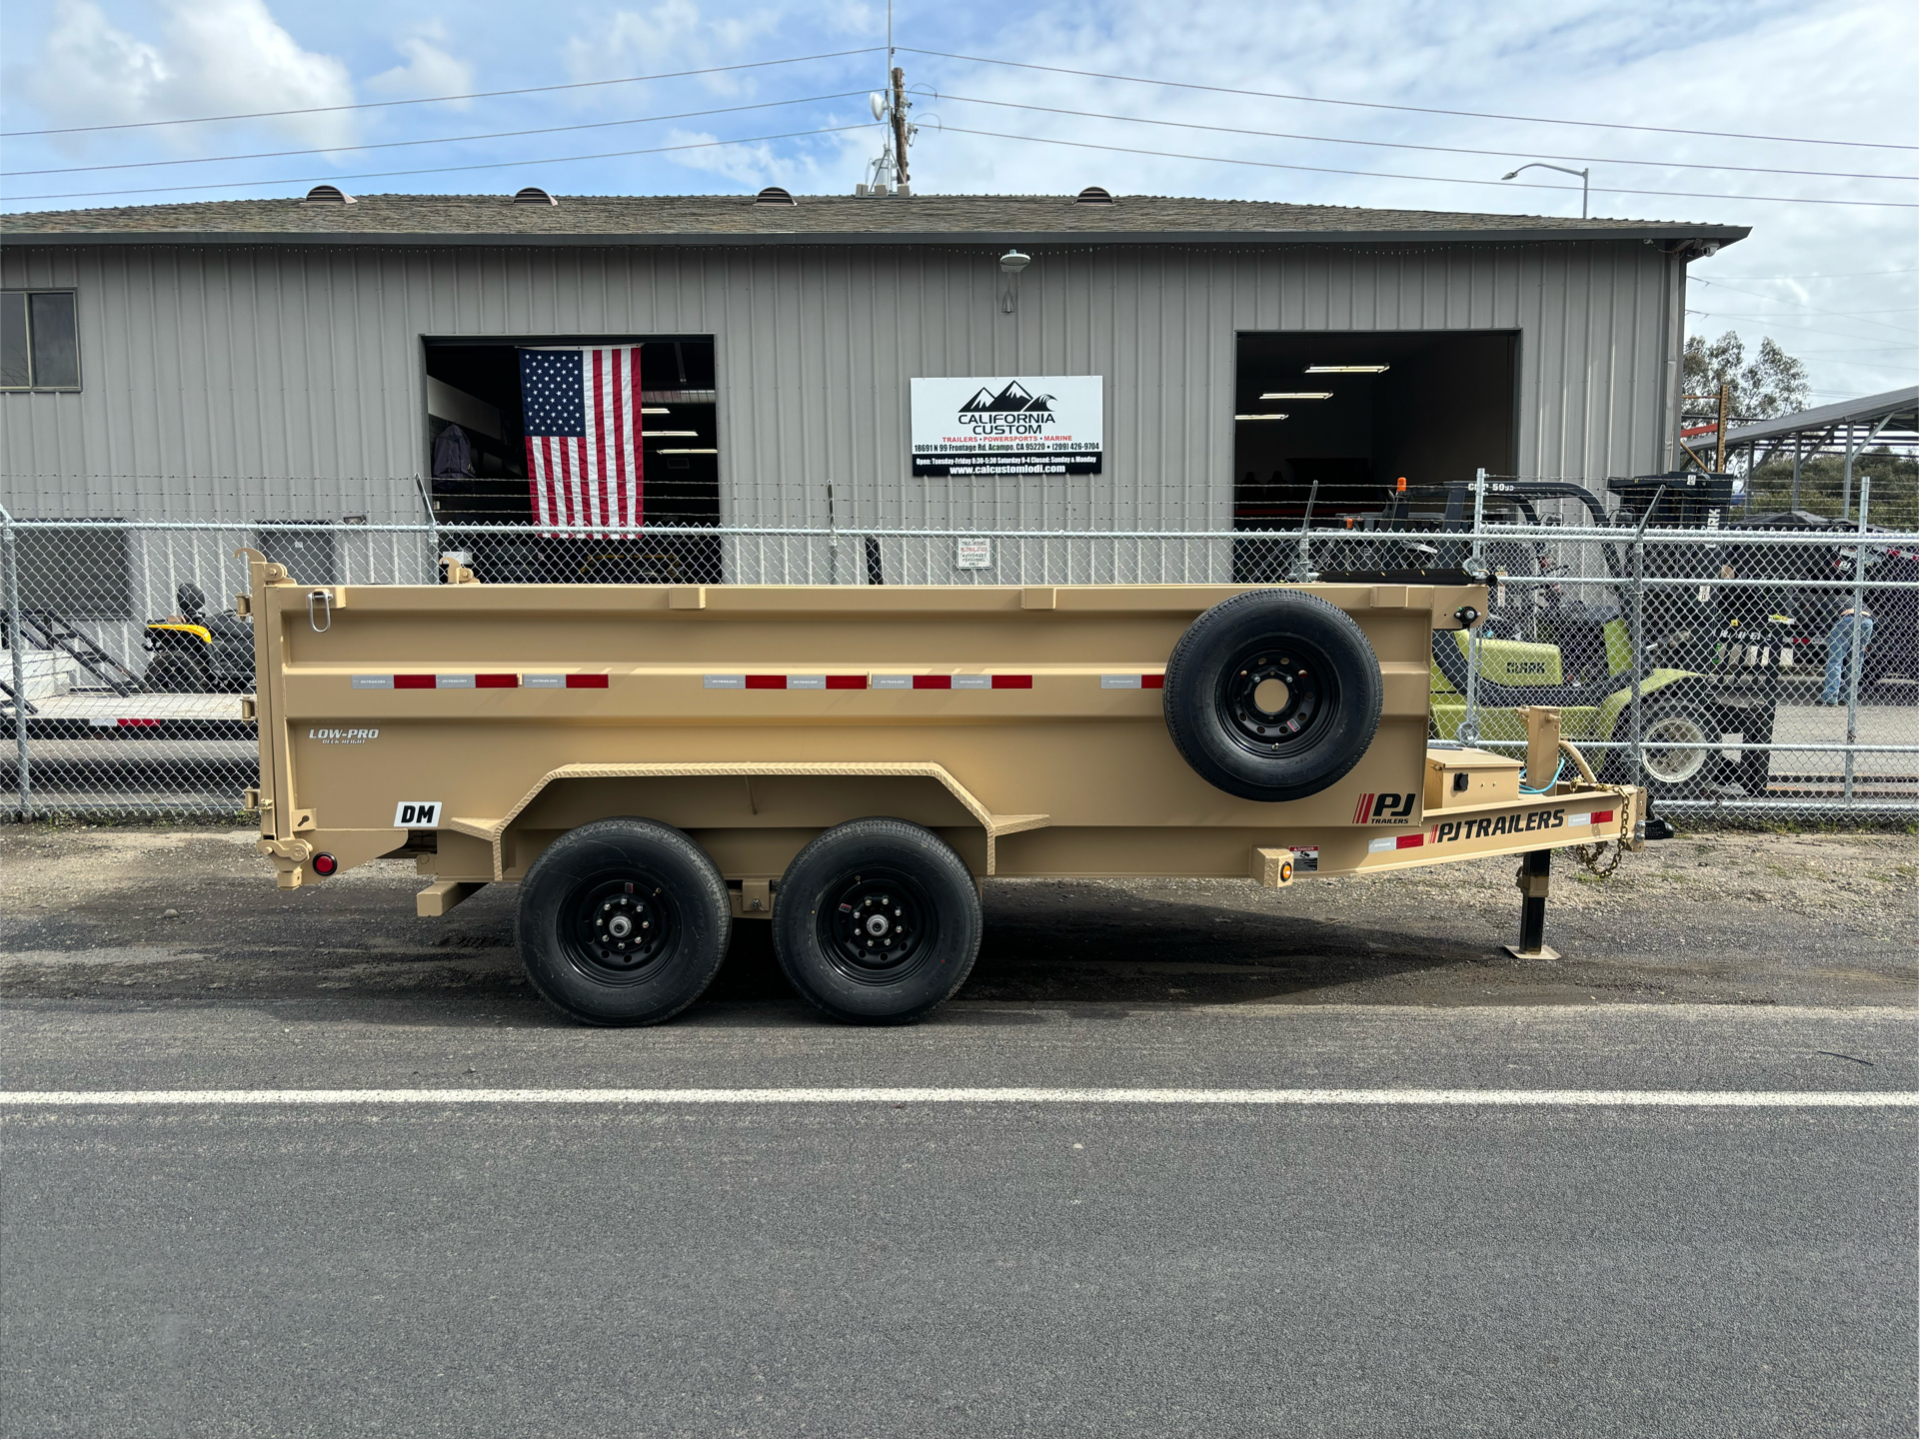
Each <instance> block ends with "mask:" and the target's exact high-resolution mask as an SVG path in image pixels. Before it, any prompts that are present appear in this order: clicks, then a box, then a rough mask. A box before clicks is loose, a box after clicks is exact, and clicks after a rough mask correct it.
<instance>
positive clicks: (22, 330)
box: [0, 290, 80, 390]
mask: <svg viewBox="0 0 1920 1440" xmlns="http://www.w3.org/2000/svg"><path fill="white" fill-rule="evenodd" d="M79 388H80V337H79V332H78V330H77V328H76V327H75V325H74V307H73V292H72V291H71V290H0V389H5V390H78V389H79Z"/></svg>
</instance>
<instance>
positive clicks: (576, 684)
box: [567, 675, 607, 690]
mask: <svg viewBox="0 0 1920 1440" xmlns="http://www.w3.org/2000/svg"><path fill="white" fill-rule="evenodd" d="M606 688H607V677H606V676H604V675H569V676H567V689H569V690H604V689H606Z"/></svg>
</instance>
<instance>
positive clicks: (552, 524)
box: [520, 345, 643, 536]
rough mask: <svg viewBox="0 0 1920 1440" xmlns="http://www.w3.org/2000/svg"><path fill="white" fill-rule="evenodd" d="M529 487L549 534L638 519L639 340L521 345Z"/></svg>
mask: <svg viewBox="0 0 1920 1440" xmlns="http://www.w3.org/2000/svg"><path fill="white" fill-rule="evenodd" d="M520 397H521V402H522V404H523V405H524V407H525V409H526V422H527V486H528V488H529V489H530V490H531V491H532V492H533V518H534V522H535V523H536V524H537V525H539V526H540V528H541V529H542V530H543V531H544V532H545V533H547V534H550V535H576V536H584V535H590V534H606V533H609V532H619V531H630V530H636V529H638V528H639V527H640V524H641V505H640V493H641V478H642V477H641V468H642V458H643V457H642V454H641V445H640V347H639V346H637V345H608V346H577V347H568V348H564V349H555V350H522V351H521V352H520Z"/></svg>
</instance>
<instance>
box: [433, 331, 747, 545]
mask: <svg viewBox="0 0 1920 1440" xmlns="http://www.w3.org/2000/svg"><path fill="white" fill-rule="evenodd" d="M628 345H631V346H634V347H636V348H637V352H638V356H639V366H640V389H641V400H642V405H643V407H644V408H643V411H642V422H641V442H642V443H641V451H642V455H643V463H642V480H641V489H640V496H641V511H640V513H641V522H642V528H641V530H640V531H639V532H638V533H636V534H634V535H632V536H626V535H618V536H613V537H608V536H604V535H602V536H599V537H596V538H592V539H582V538H577V537H567V536H562V535H552V534H542V535H536V536H525V535H518V536H504V537H503V536H497V535H495V536H490V535H487V534H485V533H484V532H477V531H473V530H471V529H469V528H468V527H475V526H491V525H509V526H532V525H536V524H537V523H538V517H537V515H536V510H535V497H534V490H533V486H532V484H531V483H530V481H529V477H528V473H527V415H526V404H525V397H524V396H523V394H522V380H521V374H522V369H521V351H522V349H564V348H567V347H573V346H588V347H604V346H628ZM425 346H426V372H427V386H426V389H427V413H426V415H425V417H424V422H425V424H424V429H423V432H422V441H423V445H424V453H425V463H426V465H427V469H426V470H425V471H424V472H423V473H425V474H427V475H429V476H431V477H432V479H431V487H432V489H431V496H432V505H433V511H434V519H435V521H436V523H438V524H439V525H440V526H441V527H442V535H443V548H452V549H460V550H465V551H466V552H468V553H469V554H470V555H471V556H472V564H473V567H474V569H475V571H476V572H477V573H478V574H479V575H480V578H481V579H483V580H493V581H495V582H544V583H650V582H655V583H657V582H678V581H689V582H696V583H709V582H714V581H718V580H719V579H720V578H721V577H720V548H719V542H718V537H713V538H708V537H704V536H666V535H661V536H649V535H647V534H646V533H645V531H646V530H648V529H651V528H653V527H659V526H699V527H703V528H704V527H710V526H717V525H718V524H719V523H720V440H719V418H718V400H719V394H718V391H717V388H716V372H715V365H714V342H713V337H712V336H711V335H526V336H488V337H485V338H473V337H466V336H460V337H438V336H427V337H425ZM453 427H458V432H459V433H458V436H457V437H452V438H455V439H457V440H458V441H459V442H460V443H453V444H450V443H443V442H446V441H448V440H449V438H450V437H449V434H448V432H449V430H450V429H451V428H453ZM573 433H578V432H573Z"/></svg>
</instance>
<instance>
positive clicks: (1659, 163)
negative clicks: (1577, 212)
mask: <svg viewBox="0 0 1920 1440" xmlns="http://www.w3.org/2000/svg"><path fill="white" fill-rule="evenodd" d="M934 95H935V98H937V99H940V100H957V101H959V102H960V103H961V104H963V105H994V106H998V107H999V108H1001V109H1003V110H1039V111H1042V112H1044V113H1046V114H1048V115H1072V116H1076V117H1078V118H1081V119H1086V120H1124V121H1126V122H1128V123H1129V124H1133V125H1166V126H1172V127H1174V128H1176V129H1180V130H1213V131H1218V132H1220V133H1222V134H1227V135H1257V136H1259V137H1260V138H1261V139H1264V140H1310V141H1313V142H1314V143H1316V144H1322V145H1368V146H1372V147H1374V148H1375V149H1380V150H1428V151H1433V152H1435V153H1439V154H1446V155H1491V156H1496V157H1498V158H1500V159H1507V160H1510V159H1522V160H1580V161H1585V162H1587V163H1589V164H1593V165H1645V166H1651V167H1653V168H1654V169H1659V170H1731V171H1739V172H1741V173H1742V174H1747V175H1810V176H1814V177H1817V178H1820V179H1825V180H1897V181H1899V182H1901V183H1902V184H1907V185H1911V184H1913V183H1914V182H1915V180H1916V178H1920V177H1915V176H1912V175H1875V174H1861V173H1857V172H1854V171H1849V170H1782V169H1776V168H1774V167H1771V166H1766V165H1703V164H1695V163H1690V162H1687V161H1684V160H1621V159H1616V158H1610V157H1608V156H1604V155H1541V154H1535V153H1534V152H1533V151H1530V150H1475V149H1470V148H1468V147H1466V146H1463V145H1416V144H1413V143H1411V142H1409V141H1404V140H1349V139H1346V138H1344V137H1342V136H1338V135H1297V134H1294V133H1292V132H1290V131H1286V130H1247V129H1243V128H1242V127H1240V126H1237V125H1201V124H1197V123H1194V122H1191V121H1186V120H1154V119H1149V118H1147V117H1145V116H1140V115H1108V114H1104V113H1102V112H1100V111H1097V110H1068V109H1062V108H1060V107H1057V106H1053V105H1029V104H1024V103H1022V102H1020V101H1017V100H982V99H979V98H977V97H975V96H972V95H948V94H943V93H941V92H939V91H935V92H934ZM1569 188H1570V187H1569Z"/></svg>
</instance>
